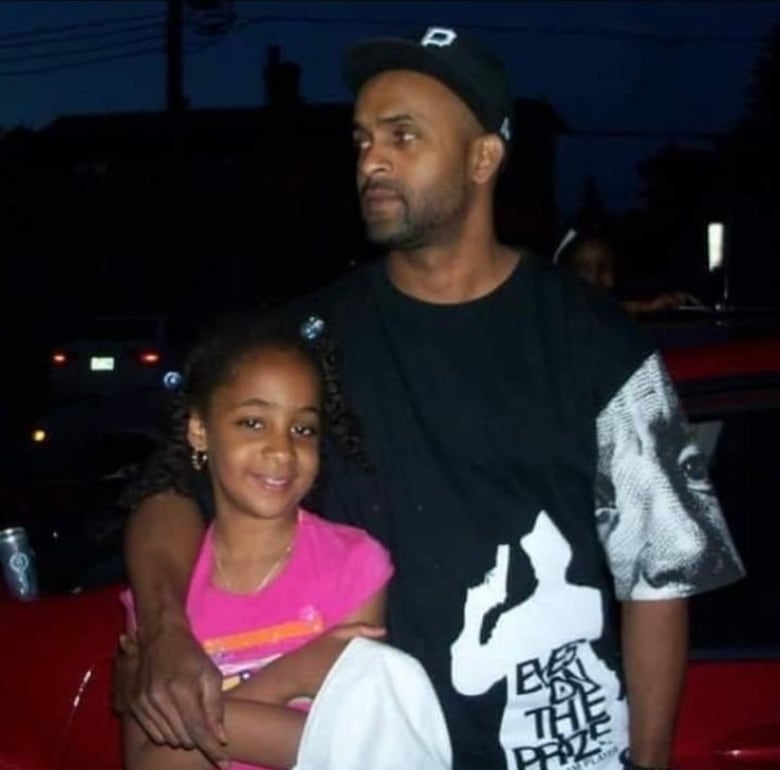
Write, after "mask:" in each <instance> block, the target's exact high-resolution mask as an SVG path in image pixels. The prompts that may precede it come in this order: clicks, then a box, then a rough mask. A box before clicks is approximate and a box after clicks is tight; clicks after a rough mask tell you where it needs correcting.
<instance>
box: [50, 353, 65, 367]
mask: <svg viewBox="0 0 780 770" xmlns="http://www.w3.org/2000/svg"><path fill="white" fill-rule="evenodd" d="M51 362H52V363H53V364H54V365H55V366H65V364H67V363H68V356H67V355H66V354H65V353H61V352H59V351H58V352H56V353H52V356H51Z"/></svg>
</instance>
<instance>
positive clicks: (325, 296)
mask: <svg viewBox="0 0 780 770" xmlns="http://www.w3.org/2000/svg"><path fill="white" fill-rule="evenodd" d="M377 264H378V263H377V261H376V260H374V261H371V262H365V263H362V264H360V265H358V266H357V267H354V268H352V269H351V270H349V271H348V272H346V273H344V274H342V275H340V276H339V277H338V278H335V279H334V280H332V281H331V282H330V283H328V284H326V285H324V286H322V287H320V288H318V289H315V290H314V291H311V292H308V293H306V294H302V295H299V296H297V297H295V298H293V299H291V300H290V301H289V302H288V303H287V304H286V306H285V308H284V312H285V313H286V314H288V316H289V317H290V318H295V319H298V318H301V319H302V318H305V317H306V316H309V315H321V316H323V317H326V318H328V319H331V320H334V319H335V320H336V321H339V320H340V319H341V316H345V317H344V319H343V320H344V321H345V322H346V321H348V320H349V317H350V316H352V315H353V314H354V312H355V310H356V303H359V302H361V301H366V302H369V301H370V291H369V288H370V284H371V280H372V278H371V276H372V273H374V272H375V271H376V270H377Z"/></svg>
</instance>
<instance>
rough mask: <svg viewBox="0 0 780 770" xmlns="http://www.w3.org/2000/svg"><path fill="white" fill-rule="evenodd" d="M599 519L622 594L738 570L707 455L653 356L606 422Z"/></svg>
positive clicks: (657, 590) (671, 588)
mask: <svg viewBox="0 0 780 770" xmlns="http://www.w3.org/2000/svg"><path fill="white" fill-rule="evenodd" d="M598 438H599V468H598V478H597V488H596V508H597V525H598V529H599V534H600V536H601V539H602V542H604V544H605V548H606V551H607V554H608V558H609V561H610V566H611V568H612V571H613V574H614V577H615V583H616V587H617V593H618V596H619V597H620V598H629V597H630V598H634V599H642V598H653V597H655V598H660V597H662V596H664V595H668V596H680V595H686V594H690V593H693V592H694V591H696V590H701V589H703V588H708V587H710V586H712V585H716V584H718V583H720V582H722V580H723V579H724V578H726V577H727V576H730V575H732V574H734V573H735V570H736V571H738V570H739V569H740V562H739V557H738V555H737V553H736V551H735V550H734V547H733V544H732V542H731V539H730V536H729V534H728V531H727V529H726V525H725V523H724V520H723V517H722V515H721V511H720V506H719V504H718V500H717V498H716V496H715V491H714V489H713V487H712V485H711V483H710V480H709V476H708V472H707V461H706V457H705V455H704V453H703V452H702V451H701V450H700V448H699V447H698V445H697V443H696V441H695V438H694V434H693V432H692V431H691V429H690V426H689V425H688V424H687V422H686V420H685V418H684V416H683V414H682V411H681V409H680V406H679V404H678V401H677V398H676V395H675V393H674V391H673V388H672V385H671V383H670V381H669V379H668V377H667V376H666V375H665V373H664V371H663V370H662V368H661V367H660V365H659V362H658V359H657V358H656V357H655V356H652V357H650V358H649V359H648V360H647V361H645V363H644V364H643V365H642V367H640V369H638V370H637V371H636V372H635V373H634V375H633V376H632V377H631V378H630V379H629V380H628V381H627V382H626V383H625V385H624V386H623V387H622V388H621V390H620V392H619V393H618V394H617V395H616V396H615V398H614V399H613V400H612V402H610V404H609V405H608V406H607V407H606V409H605V410H604V411H603V412H602V414H601V416H600V417H599V421H598Z"/></svg>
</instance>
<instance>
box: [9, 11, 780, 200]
mask: <svg viewBox="0 0 780 770" xmlns="http://www.w3.org/2000/svg"><path fill="white" fill-rule="evenodd" d="M235 9H236V11H237V21H236V23H235V24H234V26H233V28H232V29H231V30H230V32H229V33H228V34H226V35H225V36H223V37H220V38H217V39H215V40H213V41H209V40H208V39H207V38H203V37H197V36H194V35H192V34H190V35H188V46H189V47H190V49H191V51H190V53H189V54H188V56H187V58H186V63H185V75H186V86H185V90H186V94H187V96H188V98H189V100H190V103H191V105H192V106H193V107H220V106H242V105H252V104H257V103H259V102H260V101H261V100H262V96H263V91H262V66H263V63H264V59H265V53H266V48H267V46H268V45H269V44H272V43H277V44H279V45H280V46H281V47H282V50H283V54H284V57H285V58H286V59H291V60H294V61H297V62H298V63H299V64H301V65H302V67H303V76H302V89H303V93H304V96H305V98H306V99H308V100H309V101H348V100H349V94H348V93H347V91H346V89H345V88H344V87H343V85H342V84H341V82H340V79H339V72H338V66H337V62H338V58H337V57H338V54H339V52H340V51H341V50H342V49H343V47H344V46H345V45H347V44H348V43H350V42H351V41H353V40H355V39H357V38H360V37H364V36H369V35H385V34H395V33H399V32H405V31H408V30H410V29H415V28H417V27H418V26H419V25H427V24H428V23H431V24H439V25H453V26H461V27H464V28H465V27H470V28H471V31H472V32H475V33H477V34H479V35H480V36H481V37H482V38H483V39H484V40H485V41H486V42H488V43H489V44H490V45H491V46H492V47H493V48H494V49H495V50H496V51H497V52H498V53H499V54H501V55H502V56H503V57H504V58H505V59H506V61H507V62H508V64H509V66H510V70H511V73H512V78H513V84H514V89H515V92H516V95H517V96H522V97H539V98H544V99H547V100H549V101H550V103H551V104H552V105H553V106H554V107H555V108H556V109H557V110H558V112H559V113H560V115H561V116H562V118H563V119H564V121H565V122H566V123H567V124H568V125H569V126H570V127H571V128H572V129H573V130H575V132H584V133H575V134H574V135H572V136H569V137H565V138H563V139H562V140H561V142H560V145H559V169H558V184H559V203H560V204H561V206H562V208H563V210H564V211H565V212H568V211H570V210H571V209H572V207H574V206H576V204H577V203H578V201H579V199H580V193H581V190H582V187H583V183H584V180H585V178H586V177H587V175H588V174H593V175H594V176H595V177H596V179H597V181H598V183H599V185H600V187H601V189H602V192H603V194H604V197H605V199H606V201H607V204H608V205H609V206H610V207H611V208H613V209H615V210H620V209H622V208H625V207H628V206H632V205H635V204H636V203H637V199H636V194H637V179H636V176H635V174H634V165H635V163H636V162H637V160H639V159H641V158H642V157H644V156H646V155H647V154H648V152H650V151H652V150H654V149H657V148H658V147H660V146H662V145H663V144H664V143H666V142H667V141H668V140H669V139H672V138H674V139H676V140H677V141H678V142H680V143H687V144H690V143H696V142H699V143H701V142H702V141H705V140H702V139H701V138H698V139H697V138H695V136H694V135H695V134H698V133H699V132H719V131H723V130H724V129H726V128H728V126H729V125H730V124H731V123H732V122H733V121H734V120H735V119H736V118H737V117H738V116H739V114H740V112H741V110H742V108H743V105H744V96H745V88H746V85H747V83H748V82H749V77H750V71H751V68H752V66H753V64H754V62H755V60H756V57H757V56H758V53H759V50H760V45H761V41H762V38H763V37H764V36H765V35H766V34H767V32H768V31H769V29H770V27H771V26H772V24H773V23H778V22H780V2H706V1H700V2H693V1H692V0H689V1H688V2H662V1H658V0H656V1H653V2H650V0H646V1H645V2H617V1H615V2H554V1H549V0H548V2H521V3H512V2H450V3H446V4H445V3H440V2H410V3H405V2H394V3H387V2H371V3H368V2H294V3H293V2H262V3H261V2H250V0H236V2H235ZM164 12H165V3H164V2H163V0H148V1H147V0H138V1H129V0H125V1H121V0H111V1H110V2H109V1H108V0H102V1H101V2H98V1H97V0H95V1H93V2H84V1H79V2H76V1H71V2H68V1H66V2H62V1H61V0H58V2H40V1H38V0H31V1H28V2H6V1H4V2H2V3H0V30H1V31H0V125H4V126H13V125H16V124H19V123H24V124H27V125H29V126H31V127H38V126H41V125H45V124H46V123H47V122H48V121H50V120H52V119H53V118H55V117H56V116H58V115H64V114H76V113H85V112H100V111H107V112H114V111H124V110H156V109H161V108H162V107H163V106H164V101H165V87H164V84H165V66H164V56H163V54H162V52H161V51H162V47H161V46H162V29H163V26H162V20H163V19H164ZM147 16H148V18H146V17H147ZM135 17H143V18H139V19H138V20H137V21H131V19H133V18H135ZM112 19H113V20H116V21H115V22H114V23H113V24H112V25H105V24H104V25H102V26H97V25H95V26H80V25H84V24H88V23H89V24H91V23H93V22H106V21H108V20H112ZM66 25H67V26H68V27H70V28H65V29H63V27H65V26H66ZM131 28H132V29H131ZM47 30H48V31H47ZM109 32H110V34H109ZM19 33H25V35H24V36H20V34H19ZM27 33H35V34H27ZM209 42H211V44H210V45H207V43H209ZM126 54H131V55H130V56H126ZM108 57H121V58H113V59H111V60H107V59H108ZM85 62H86V63H85ZM66 64H78V66H75V67H66V68H63V65H66ZM604 130H610V131H613V132H623V133H624V134H625V135H623V136H620V137H615V136H613V137H611V138H606V137H605V136H604V135H603V131H604ZM633 132H645V133H646V134H647V133H649V134H650V135H649V136H648V135H645V136H641V137H636V136H628V134H632V133H633Z"/></svg>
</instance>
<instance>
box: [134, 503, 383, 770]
mask: <svg viewBox="0 0 780 770" xmlns="http://www.w3.org/2000/svg"><path fill="white" fill-rule="evenodd" d="M213 554H214V550H213V541H212V529H211V528H209V529H208V530H207V532H206V535H205V537H204V539H203V544H202V546H201V549H200V554H199V555H198V559H197V562H196V564H195V570H194V571H193V575H192V579H191V581H190V586H189V592H188V595H187V615H188V617H189V619H190V623H191V625H192V630H193V633H194V634H195V637H196V638H197V639H198V640H199V641H200V642H201V643H202V644H203V647H204V649H205V650H206V652H207V653H208V654H209V655H210V656H211V659H212V660H213V661H214V663H215V664H216V665H217V666H218V667H219V669H220V670H221V671H222V674H223V676H224V683H223V689H226V690H227V689H230V688H232V687H234V686H235V685H237V684H238V683H239V682H240V681H241V678H242V677H246V676H248V675H249V674H250V673H251V672H252V671H256V670H257V669H259V668H262V666H264V665H266V664H267V663H269V662H270V661H272V660H273V659H274V658H277V657H278V656H280V655H284V653H286V652H290V651H292V650H295V649H297V648H298V647H300V646H302V645H303V644H305V643H306V642H307V641H309V640H310V639H312V638H313V637H315V636H317V635H318V634H321V633H322V632H323V631H327V630H328V629H330V628H332V627H334V626H337V625H339V624H340V623H342V622H343V621H344V620H345V619H346V618H347V617H348V616H349V615H351V614H352V613H353V612H354V611H355V610H357V609H358V608H359V607H360V606H361V605H363V604H365V602H366V601H368V599H370V598H371V597H372V596H373V595H374V594H375V593H376V592H377V591H379V590H380V589H381V588H382V587H383V586H384V585H385V584H386V583H387V582H388V581H389V580H390V578H391V577H392V575H393V565H392V563H391V561H390V557H389V555H388V553H387V551H386V550H385V549H384V548H383V547H382V546H381V545H380V544H379V543H378V542H377V541H376V540H374V539H373V538H372V537H370V536H369V535H368V534H367V533H365V532H364V531H363V530H360V529H356V528H355V527H350V526H347V525H344V524H334V523H332V522H329V521H325V520H324V519H322V518H320V517H319V516H315V515H314V514H311V513H308V512H306V511H303V510H302V511H301V512H300V516H299V520H298V527H297V530H296V532H295V540H294V542H293V548H292V553H291V555H290V558H289V559H288V561H287V564H286V565H285V566H284V568H283V569H282V571H281V572H280V573H279V574H278V575H277V576H276V577H275V578H274V579H273V580H272V581H271V582H270V583H269V584H268V585H267V586H266V587H265V588H264V589H263V590H262V591H259V592H258V593H253V594H235V593H231V592H229V591H226V590H225V589H223V588H220V587H218V586H215V585H214V584H213V582H212V579H211V577H212V573H213ZM122 598H123V601H124V602H125V605H126V606H127V607H128V610H129V612H130V621H131V625H132V624H133V622H134V618H133V614H132V602H131V600H130V595H129V592H125V593H124V594H123V596H122ZM232 767H233V768H234V770H243V769H244V768H250V767H255V766H250V765H244V764H241V763H239V762H233V763H232Z"/></svg>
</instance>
